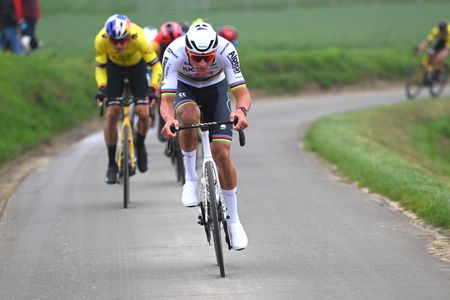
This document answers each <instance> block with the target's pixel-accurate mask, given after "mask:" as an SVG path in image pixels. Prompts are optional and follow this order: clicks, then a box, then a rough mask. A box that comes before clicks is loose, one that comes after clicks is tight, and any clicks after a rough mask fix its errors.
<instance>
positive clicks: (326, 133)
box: [305, 99, 450, 231]
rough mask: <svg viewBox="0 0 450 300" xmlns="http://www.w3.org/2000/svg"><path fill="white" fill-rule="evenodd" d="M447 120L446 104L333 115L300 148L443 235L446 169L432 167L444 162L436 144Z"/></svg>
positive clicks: (448, 205)
mask: <svg viewBox="0 0 450 300" xmlns="http://www.w3.org/2000/svg"><path fill="white" fill-rule="evenodd" d="M449 115H450V99H446V100H427V101H416V102H407V103H402V104H397V105H393V106H388V107H382V108H377V109H368V110H363V111H357V112H350V113H344V114H339V115H335V116H330V117H325V118H322V119H320V120H319V121H317V122H315V123H314V124H313V125H312V127H311V128H310V130H309V131H308V132H307V134H306V136H305V145H306V147H307V148H308V149H310V150H312V151H315V152H317V153H318V154H319V155H320V156H322V157H323V158H325V159H326V160H328V161H329V162H331V163H333V164H334V165H336V166H337V167H338V169H339V171H340V172H341V173H342V174H343V175H344V176H346V177H348V178H349V179H351V180H352V181H355V182H357V183H358V185H359V186H360V187H366V188H368V189H369V190H370V191H371V192H375V193H378V194H380V195H383V196H386V197H388V198H389V199H391V200H394V201H398V202H399V203H400V204H401V205H402V206H403V207H405V208H406V209H408V210H410V211H412V212H414V213H415V214H417V215H418V216H419V217H420V218H421V219H423V220H424V221H425V222H426V223H428V224H431V225H433V226H436V227H439V228H442V229H444V230H446V231H448V230H449V229H450V180H449V177H448V173H447V170H448V168H447V169H446V168H444V169H442V168H436V167H435V166H436V165H437V164H439V163H442V161H446V162H448V161H449V158H448V153H449V152H448V151H447V152H445V151H444V150H443V149H444V148H442V147H448V142H446V143H443V142H442V141H443V140H445V137H446V136H448V125H445V126H444V125H442V124H443V123H446V122H449V121H450V119H449V117H448V116H449ZM444 120H446V122H445V121H444ZM436 124H438V125H436ZM424 136H428V138H426V139H424V138H423V137H424ZM420 145H422V146H420ZM431 149H432V150H431ZM449 150H450V149H449Z"/></svg>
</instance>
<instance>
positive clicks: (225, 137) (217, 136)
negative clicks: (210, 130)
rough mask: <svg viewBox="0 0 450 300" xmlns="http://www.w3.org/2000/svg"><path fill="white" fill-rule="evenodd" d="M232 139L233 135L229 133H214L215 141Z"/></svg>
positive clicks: (229, 140)
mask: <svg viewBox="0 0 450 300" xmlns="http://www.w3.org/2000/svg"><path fill="white" fill-rule="evenodd" d="M232 140H233V137H232V136H231V135H227V134H213V135H212V141H213V142H225V143H231V141H232Z"/></svg>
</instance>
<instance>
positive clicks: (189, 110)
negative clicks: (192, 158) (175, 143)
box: [177, 103, 200, 152]
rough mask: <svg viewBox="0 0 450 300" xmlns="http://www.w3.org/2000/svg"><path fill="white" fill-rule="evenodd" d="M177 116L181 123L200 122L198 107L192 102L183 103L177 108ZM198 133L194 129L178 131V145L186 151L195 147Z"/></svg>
mask: <svg viewBox="0 0 450 300" xmlns="http://www.w3.org/2000/svg"><path fill="white" fill-rule="evenodd" d="M177 114H178V118H179V120H180V121H181V124H182V125H191V124H196V123H199V122H200V109H199V108H198V106H197V105H196V104H194V103H188V104H185V105H184V106H183V107H180V108H179V109H178V110H177ZM197 144H198V134H197V130H196V129H192V130H191V129H189V130H183V131H181V132H180V146H181V149H183V150H184V151H186V152H192V151H194V150H196V149H197Z"/></svg>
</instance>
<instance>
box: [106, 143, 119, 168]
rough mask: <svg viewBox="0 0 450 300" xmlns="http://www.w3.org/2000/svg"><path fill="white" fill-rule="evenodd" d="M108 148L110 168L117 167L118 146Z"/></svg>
mask: <svg viewBox="0 0 450 300" xmlns="http://www.w3.org/2000/svg"><path fill="white" fill-rule="evenodd" d="M107 147H108V159H109V162H108V165H109V166H115V165H117V163H116V150H117V145H107Z"/></svg>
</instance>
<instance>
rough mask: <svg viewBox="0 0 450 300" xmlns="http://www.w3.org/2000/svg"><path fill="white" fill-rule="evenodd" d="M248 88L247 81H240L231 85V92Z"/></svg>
mask: <svg viewBox="0 0 450 300" xmlns="http://www.w3.org/2000/svg"><path fill="white" fill-rule="evenodd" d="M246 86H247V85H246V84H245V81H238V82H235V83H233V84H230V90H236V89H240V88H243V87H246Z"/></svg>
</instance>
